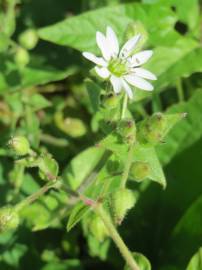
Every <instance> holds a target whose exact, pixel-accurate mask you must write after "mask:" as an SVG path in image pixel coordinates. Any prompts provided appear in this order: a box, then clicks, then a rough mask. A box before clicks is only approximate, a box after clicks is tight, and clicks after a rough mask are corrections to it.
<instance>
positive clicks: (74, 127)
mask: <svg viewBox="0 0 202 270" xmlns="http://www.w3.org/2000/svg"><path fill="white" fill-rule="evenodd" d="M54 118H55V123H56V126H57V127H58V128H59V129H61V130H62V131H63V132H65V133H66V134H67V135H69V136H71V137H73V138H77V137H81V136H84V135H85V134H86V132H87V128H86V126H85V124H84V122H83V121H82V120H80V119H79V118H75V117H74V118H73V117H66V118H64V116H63V112H62V111H58V112H57V113H56V114H55V116H54Z"/></svg>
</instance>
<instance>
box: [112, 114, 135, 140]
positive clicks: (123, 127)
mask: <svg viewBox="0 0 202 270" xmlns="http://www.w3.org/2000/svg"><path fill="white" fill-rule="evenodd" d="M117 130H118V133H119V134H120V135H121V136H122V137H123V138H124V140H125V141H126V142H127V143H130V142H135V139H136V125H135V122H134V121H133V120H132V119H124V120H121V121H120V123H119V125H118V127H117Z"/></svg>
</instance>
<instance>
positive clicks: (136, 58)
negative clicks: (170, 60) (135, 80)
mask: <svg viewBox="0 0 202 270" xmlns="http://www.w3.org/2000/svg"><path fill="white" fill-rule="evenodd" d="M152 54H153V51H151V50H146V51H142V52H139V53H136V54H134V55H133V56H132V59H131V63H132V66H133V67H135V66H140V65H143V64H144V63H146V62H147V61H148V60H149V58H150V57H151V56H152Z"/></svg>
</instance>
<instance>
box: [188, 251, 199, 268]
mask: <svg viewBox="0 0 202 270" xmlns="http://www.w3.org/2000/svg"><path fill="white" fill-rule="evenodd" d="M196 269H197V270H202V248H199V250H198V251H197V253H195V254H194V256H193V257H192V259H191V261H190V262H189V265H188V266H187V268H186V270H196Z"/></svg>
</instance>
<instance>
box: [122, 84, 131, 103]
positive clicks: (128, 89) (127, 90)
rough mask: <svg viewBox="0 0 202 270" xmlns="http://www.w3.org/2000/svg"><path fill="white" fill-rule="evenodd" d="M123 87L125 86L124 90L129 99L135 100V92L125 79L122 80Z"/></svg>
mask: <svg viewBox="0 0 202 270" xmlns="http://www.w3.org/2000/svg"><path fill="white" fill-rule="evenodd" d="M122 85H123V89H124V91H125V92H126V93H127V95H128V97H129V98H130V99H132V98H133V91H132V89H131V87H130V86H129V85H128V83H127V82H126V81H125V80H124V79H122Z"/></svg>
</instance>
